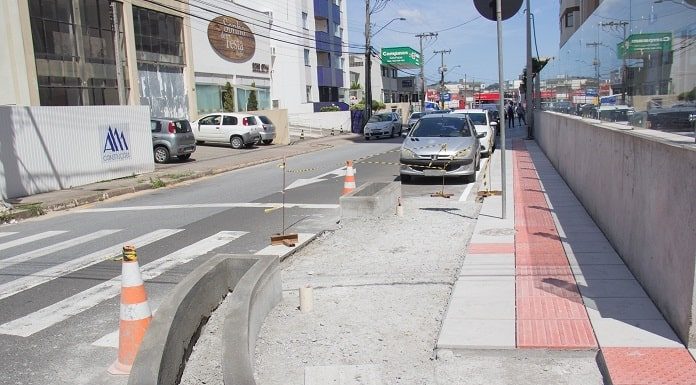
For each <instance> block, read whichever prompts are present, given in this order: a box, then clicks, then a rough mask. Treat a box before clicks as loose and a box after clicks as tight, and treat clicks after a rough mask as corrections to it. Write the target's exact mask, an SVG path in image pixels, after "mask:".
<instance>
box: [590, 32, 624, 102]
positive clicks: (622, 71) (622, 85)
mask: <svg viewBox="0 0 696 385" xmlns="http://www.w3.org/2000/svg"><path fill="white" fill-rule="evenodd" d="M599 25H600V26H602V27H611V28H622V29H623V41H622V42H621V44H622V46H623V48H624V50H623V55H621V59H622V64H621V103H623V104H626V54H627V52H626V26H627V25H628V22H627V21H624V20H621V21H603V22H601V23H599ZM595 56H596V55H595Z"/></svg>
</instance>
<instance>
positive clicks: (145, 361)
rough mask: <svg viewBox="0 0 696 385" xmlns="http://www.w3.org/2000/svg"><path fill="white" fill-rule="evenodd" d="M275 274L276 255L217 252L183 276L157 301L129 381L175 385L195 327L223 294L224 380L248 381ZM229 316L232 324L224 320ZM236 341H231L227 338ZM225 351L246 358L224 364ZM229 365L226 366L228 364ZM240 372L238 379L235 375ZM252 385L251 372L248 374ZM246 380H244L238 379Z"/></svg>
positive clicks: (276, 294) (277, 287)
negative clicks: (227, 301)
mask: <svg viewBox="0 0 696 385" xmlns="http://www.w3.org/2000/svg"><path fill="white" fill-rule="evenodd" d="M281 286H282V284H281V278H280V269H279V262H278V258H277V257H276V256H257V255H224V254H219V255H216V256H215V257H212V258H211V259H210V260H208V261H207V262H205V263H204V264H202V265H201V266H199V267H198V268H196V269H195V270H194V271H193V272H191V273H190V274H189V275H187V276H186V278H184V280H183V281H181V282H180V283H179V284H178V285H177V286H176V287H175V288H174V290H173V291H172V293H171V294H170V295H169V296H168V297H167V298H166V299H165V300H164V302H162V304H161V305H160V306H159V308H158V311H157V316H156V317H154V318H153V320H152V323H151V324H150V328H149V330H148V331H147V333H146V334H145V338H144V339H143V342H142V345H141V347H140V350H139V351H138V355H137V356H136V359H135V362H134V364H133V368H132V370H131V374H130V377H129V379H128V384H129V385H154V384H176V383H178V382H179V380H180V379H181V375H182V374H183V371H184V367H185V363H186V360H187V359H188V357H189V355H190V354H191V351H192V349H193V346H194V345H195V343H196V340H197V339H198V336H199V334H200V331H201V327H202V326H203V325H204V324H205V322H206V320H207V319H208V318H209V317H210V315H211V314H212V312H213V311H215V309H216V308H217V307H218V306H219V305H220V303H222V301H223V300H224V298H225V296H227V295H231V296H232V297H231V300H232V301H233V303H232V308H233V309H235V311H232V312H231V314H229V315H228V316H227V317H226V318H227V319H226V320H225V324H224V327H223V335H224V338H225V339H224V340H223V341H227V343H225V347H224V353H223V355H222V356H221V359H222V362H221V365H222V368H223V375H224V378H228V377H229V376H233V378H235V381H234V382H226V384H231V383H242V382H237V381H240V380H241V379H245V380H248V377H247V370H248V368H250V367H252V366H253V362H252V360H251V358H249V357H253V354H254V351H253V349H254V345H255V342H256V335H257V333H258V331H259V329H260V328H261V325H262V323H263V320H264V319H265V317H266V314H268V312H269V311H270V310H271V309H272V308H273V307H274V306H275V305H276V304H277V303H278V302H279V301H280V299H281V297H282V294H281ZM229 318H235V322H232V323H231V321H230V320H229ZM232 340H234V341H239V343H235V344H231V343H230V342H229V341H232ZM228 355H234V356H235V357H247V358H249V359H248V360H246V361H235V362H228V363H226V362H225V360H224V358H226V357H227V356H228ZM230 365H231V366H232V367H230ZM240 376H241V377H240ZM250 378H251V381H252V382H250V383H252V384H253V371H252V372H251V377H250ZM243 383H245V384H246V383H249V382H243Z"/></svg>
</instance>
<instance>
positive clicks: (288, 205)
mask: <svg viewBox="0 0 696 385" xmlns="http://www.w3.org/2000/svg"><path fill="white" fill-rule="evenodd" d="M280 205H281V204H280V203H204V204H186V205H160V206H130V207H110V208H100V209H82V210H78V211H75V212H76V213H108V212H118V211H145V210H172V209H201V208H213V209H215V208H263V209H267V208H277V207H280ZM339 207H340V206H339V205H337V204H318V203H317V204H312V203H286V204H285V208H300V209H337V208H339Z"/></svg>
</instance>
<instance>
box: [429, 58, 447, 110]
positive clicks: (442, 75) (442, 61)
mask: <svg viewBox="0 0 696 385" xmlns="http://www.w3.org/2000/svg"><path fill="white" fill-rule="evenodd" d="M451 52H452V50H451V49H443V50H440V51H433V53H435V54H438V53H439V54H440V105H441V106H442V107H441V109H443V110H444V109H445V98H443V97H442V96H443V92H444V91H445V72H446V71H445V54H446V53H451Z"/></svg>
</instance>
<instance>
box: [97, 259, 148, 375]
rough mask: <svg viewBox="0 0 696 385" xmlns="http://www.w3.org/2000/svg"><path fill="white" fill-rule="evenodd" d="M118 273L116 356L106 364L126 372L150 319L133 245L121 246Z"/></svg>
mask: <svg viewBox="0 0 696 385" xmlns="http://www.w3.org/2000/svg"><path fill="white" fill-rule="evenodd" d="M121 271H122V273H121V318H120V321H119V334H118V359H117V360H116V362H114V363H113V364H112V365H111V366H110V367H109V370H108V372H109V373H110V374H122V375H128V374H130V371H131V367H132V366H133V362H134V361H135V355H136V354H137V353H138V349H139V348H140V343H141V342H142V341H143V337H144V336H145V332H146V331H147V328H148V326H150V321H151V320H152V311H150V305H149V304H148V303H147V293H146V292H145V286H144V284H143V278H142V277H141V275H140V266H139V265H138V256H137V255H136V253H135V246H124V247H123V264H122V270H121Z"/></svg>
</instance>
